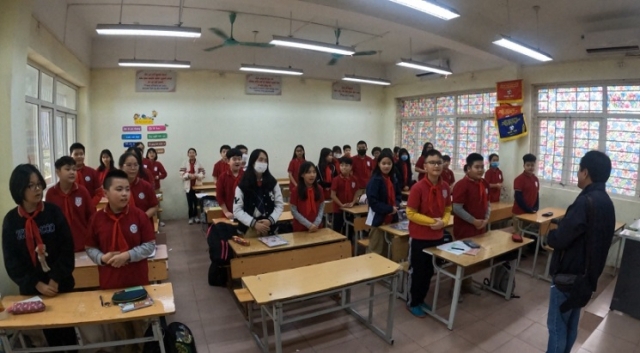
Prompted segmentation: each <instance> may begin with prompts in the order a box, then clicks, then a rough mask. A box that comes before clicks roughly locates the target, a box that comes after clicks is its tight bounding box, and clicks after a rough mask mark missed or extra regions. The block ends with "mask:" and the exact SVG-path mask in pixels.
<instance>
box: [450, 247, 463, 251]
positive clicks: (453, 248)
mask: <svg viewBox="0 0 640 353" xmlns="http://www.w3.org/2000/svg"><path fill="white" fill-rule="evenodd" d="M451 250H460V251H464V249H460V248H456V247H451Z"/></svg>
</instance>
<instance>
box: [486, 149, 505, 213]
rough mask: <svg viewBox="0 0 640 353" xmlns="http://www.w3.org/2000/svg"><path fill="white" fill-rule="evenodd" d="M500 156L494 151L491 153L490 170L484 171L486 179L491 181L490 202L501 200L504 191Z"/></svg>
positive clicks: (488, 181)
mask: <svg viewBox="0 0 640 353" xmlns="http://www.w3.org/2000/svg"><path fill="white" fill-rule="evenodd" d="M499 167H500V157H498V155H497V154H495V153H492V154H490V155H489V170H487V171H486V172H485V173H484V180H486V181H487V183H489V202H499V201H500V191H502V171H501V170H500V168H499Z"/></svg>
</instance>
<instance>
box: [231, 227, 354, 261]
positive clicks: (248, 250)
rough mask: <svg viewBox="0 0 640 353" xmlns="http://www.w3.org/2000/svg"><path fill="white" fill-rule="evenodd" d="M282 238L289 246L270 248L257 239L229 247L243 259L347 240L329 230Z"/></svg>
mask: <svg viewBox="0 0 640 353" xmlns="http://www.w3.org/2000/svg"><path fill="white" fill-rule="evenodd" d="M280 237H281V238H282V239H284V240H286V241H287V242H289V244H286V245H282V246H276V247H273V248H270V247H268V246H266V245H264V244H263V243H262V242H261V241H259V240H258V239H257V238H256V239H250V240H251V244H250V245H249V246H242V245H240V244H237V243H235V242H232V241H230V242H229V246H230V247H231V249H233V252H234V253H235V254H236V256H237V257H242V256H252V255H258V254H265V253H269V252H276V251H285V250H291V249H296V248H301V247H307V246H314V245H320V244H326V243H332V242H337V241H344V240H346V239H347V238H346V237H345V236H344V235H342V234H340V233H337V232H334V231H333V230H331V229H329V228H322V229H319V230H318V231H317V232H315V233H309V232H294V233H286V234H280Z"/></svg>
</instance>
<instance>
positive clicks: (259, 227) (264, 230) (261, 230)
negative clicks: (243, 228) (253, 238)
mask: <svg viewBox="0 0 640 353" xmlns="http://www.w3.org/2000/svg"><path fill="white" fill-rule="evenodd" d="M263 221H264V220H261V221H258V222H256V224H255V226H254V228H255V229H256V231H257V232H258V234H260V235H267V234H268V233H269V226H268V225H266V224H265V223H264V222H263ZM267 222H268V221H267Z"/></svg>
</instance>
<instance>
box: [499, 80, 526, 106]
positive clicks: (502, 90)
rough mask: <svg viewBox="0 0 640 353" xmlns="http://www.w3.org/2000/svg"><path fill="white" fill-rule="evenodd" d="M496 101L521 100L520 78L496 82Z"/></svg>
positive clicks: (510, 101) (516, 101)
mask: <svg viewBox="0 0 640 353" xmlns="http://www.w3.org/2000/svg"><path fill="white" fill-rule="evenodd" d="M496 91H497V95H498V103H520V102H522V99H523V97H522V80H513V81H504V82H498V83H496Z"/></svg>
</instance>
